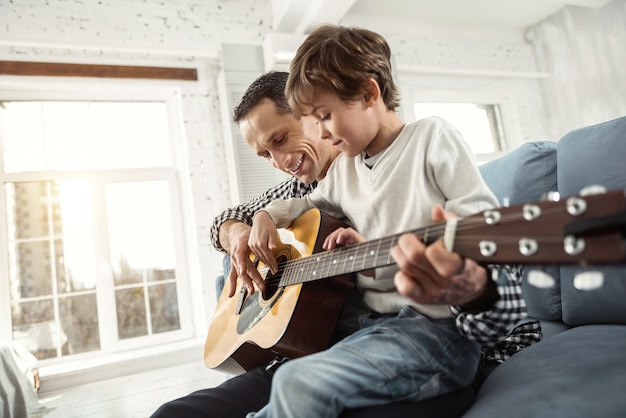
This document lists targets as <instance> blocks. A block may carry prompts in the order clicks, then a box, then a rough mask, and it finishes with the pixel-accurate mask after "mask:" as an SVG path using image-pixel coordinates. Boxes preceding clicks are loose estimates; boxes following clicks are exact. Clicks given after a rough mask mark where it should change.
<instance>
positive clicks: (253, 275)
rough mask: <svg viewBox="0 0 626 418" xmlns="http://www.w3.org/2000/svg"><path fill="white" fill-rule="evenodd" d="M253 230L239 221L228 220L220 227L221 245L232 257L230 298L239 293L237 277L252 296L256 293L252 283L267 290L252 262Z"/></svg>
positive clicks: (229, 281)
mask: <svg viewBox="0 0 626 418" xmlns="http://www.w3.org/2000/svg"><path fill="white" fill-rule="evenodd" d="M251 229H252V228H251V227H250V226H249V225H247V224H245V223H243V222H241V221H237V220H232V219H231V220H228V221H226V222H224V223H223V224H222V226H221V227H220V244H222V247H224V249H226V250H227V251H228V253H229V255H230V272H229V273H228V285H229V292H228V297H233V296H234V295H235V293H236V291H237V289H236V287H237V277H239V278H241V282H242V284H243V285H244V286H246V288H247V289H248V292H249V293H250V294H252V293H254V286H253V285H252V283H253V282H254V283H256V285H257V286H258V287H259V289H261V291H264V290H265V281H264V280H263V278H262V277H261V275H260V274H259V272H258V270H257V269H256V267H255V266H254V264H253V263H252V261H251V260H250V247H248V239H249V238H250V230H251Z"/></svg>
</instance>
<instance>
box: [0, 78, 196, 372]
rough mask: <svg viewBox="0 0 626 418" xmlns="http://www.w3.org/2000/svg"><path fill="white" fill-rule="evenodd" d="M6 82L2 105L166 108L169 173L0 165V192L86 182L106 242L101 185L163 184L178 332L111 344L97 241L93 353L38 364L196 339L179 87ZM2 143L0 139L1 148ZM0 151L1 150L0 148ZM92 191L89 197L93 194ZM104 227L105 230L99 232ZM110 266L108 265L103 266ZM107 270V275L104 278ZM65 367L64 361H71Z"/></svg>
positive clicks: (8, 328)
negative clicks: (147, 104)
mask: <svg viewBox="0 0 626 418" xmlns="http://www.w3.org/2000/svg"><path fill="white" fill-rule="evenodd" d="M2 79H3V80H6V79H8V81H7V83H5V87H6V88H3V90H2V91H1V92H0V102H2V101H72V100H75V101H160V102H165V103H166V108H167V114H168V120H169V122H170V123H169V131H170V132H169V137H170V152H171V156H172V165H171V166H170V167H150V168H140V169H132V168H131V169H115V170H77V171H48V172H41V171H40V172H27V173H4V167H3V165H4V161H3V158H0V179H1V183H2V185H4V184H5V183H6V182H14V181H20V182H21V181H55V180H63V179H73V178H83V179H87V180H88V181H89V183H90V185H91V186H94V185H97V187H98V188H99V189H98V193H94V196H92V205H93V211H94V213H93V216H94V230H95V231H96V232H95V233H96V236H100V237H106V234H105V235H102V234H101V233H99V232H98V231H99V230H100V231H101V230H102V228H105V227H106V226H105V225H106V220H105V218H104V213H103V211H104V209H105V206H104V200H103V199H104V187H105V185H106V184H107V183H113V182H120V181H124V182H132V181H150V180H166V181H167V183H168V187H169V192H170V196H169V199H170V202H171V214H172V222H173V234H174V241H175V242H174V245H173V247H174V251H175V257H176V260H177V261H176V268H177V280H176V288H177V293H178V304H179V320H180V329H178V330H174V331H167V332H164V333H158V334H153V335H146V336H141V337H135V338H131V339H126V340H123V339H118V338H117V323H116V320H115V318H116V317H115V293H114V291H113V281H112V277H111V272H110V268H107V267H106V266H104V265H103V263H102V262H101V261H102V259H101V257H102V256H103V255H107V256H108V242H106V241H105V240H104V239H101V240H99V241H98V242H97V243H96V244H95V247H96V251H97V260H99V261H98V265H97V266H96V269H97V278H96V280H97V282H96V283H97V284H98V289H97V290H96V298H97V303H98V320H99V327H100V350H97V351H93V352H88V353H81V354H75V355H71V356H61V357H55V358H51V359H46V360H42V363H43V364H44V365H45V364H55V363H60V362H65V361H73V360H76V359H80V358H86V357H98V356H103V355H107V354H113V353H117V352H121V351H125V350H131V349H140V348H148V347H150V346H154V345H158V344H162V343H168V342H176V341H181V340H184V339H189V338H193V337H195V336H196V335H195V334H196V333H197V330H196V325H195V322H196V321H197V319H196V318H194V306H195V305H196V304H197V301H195V300H194V298H193V292H192V287H193V284H192V282H194V280H196V281H199V278H196V277H192V275H194V276H195V275H197V269H196V268H194V266H193V263H196V262H197V260H194V259H193V258H192V255H193V254H195V251H189V249H191V246H192V245H193V244H194V238H193V237H194V233H193V230H192V225H193V220H189V219H186V217H185V216H183V214H187V213H192V212H193V211H192V210H191V198H190V196H189V194H188V191H189V190H190V187H189V184H187V183H185V182H186V181H187V182H188V176H185V175H181V173H185V172H188V169H187V159H186V155H187V153H186V144H185V141H184V139H185V135H184V126H183V125H184V124H183V121H182V114H181V92H180V87H178V86H177V85H172V84H171V82H163V81H148V82H146V81H138V80H98V82H97V83H94V82H93V80H92V81H91V82H89V81H88V80H84V81H83V80H77V79H65V78H60V79H53V80H51V79H43V78H29V79H27V80H26V79H24V78H21V77H16V78H13V77H3V78H2ZM1 141H2V138H0V146H1V145H2V144H1ZM0 149H1V148H0ZM94 191H95V190H94ZM0 205H2V206H1V207H2V216H0V234H1V238H0V265H1V267H0V277H1V279H0V305H1V308H0V316H1V317H2V320H1V321H0V338H2V339H3V340H11V339H12V313H11V297H10V284H9V274H8V268H9V267H8V256H7V254H8V247H7V245H8V241H7V231H8V226H7V224H6V222H7V219H6V214H5V213H4V208H5V207H6V202H5V195H4V186H2V192H1V193H0ZM103 224H104V225H103ZM105 259H106V260H109V261H110V258H105ZM107 270H108V272H107ZM70 359H71V360H70Z"/></svg>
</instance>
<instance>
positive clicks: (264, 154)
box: [261, 151, 272, 160]
mask: <svg viewBox="0 0 626 418" xmlns="http://www.w3.org/2000/svg"><path fill="white" fill-rule="evenodd" d="M261 157H263V158H265V159H266V160H269V159H270V158H272V156H271V155H270V153H269V152H267V151H266V152H264V153H263V154H261Z"/></svg>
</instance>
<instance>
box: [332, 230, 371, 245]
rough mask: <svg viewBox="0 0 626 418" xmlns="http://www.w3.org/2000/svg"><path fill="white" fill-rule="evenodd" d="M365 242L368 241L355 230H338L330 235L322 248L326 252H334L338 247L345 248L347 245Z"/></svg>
mask: <svg viewBox="0 0 626 418" xmlns="http://www.w3.org/2000/svg"><path fill="white" fill-rule="evenodd" d="M365 241H367V239H366V238H365V237H364V236H363V235H361V234H359V233H358V232H356V230H355V229H353V228H337V229H336V230H334V231H333V232H331V233H330V234H328V236H327V237H326V239H325V240H324V244H322V248H323V249H325V250H333V249H335V248H337V247H345V246H346V245H350V244H357V243H359V242H365Z"/></svg>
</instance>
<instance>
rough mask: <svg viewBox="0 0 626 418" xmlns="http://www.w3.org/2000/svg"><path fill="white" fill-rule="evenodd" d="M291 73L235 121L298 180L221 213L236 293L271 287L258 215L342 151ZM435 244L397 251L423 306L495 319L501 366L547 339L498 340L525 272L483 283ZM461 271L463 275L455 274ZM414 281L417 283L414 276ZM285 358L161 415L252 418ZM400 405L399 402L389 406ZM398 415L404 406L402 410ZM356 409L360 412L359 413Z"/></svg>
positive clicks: (300, 190)
mask: <svg viewBox="0 0 626 418" xmlns="http://www.w3.org/2000/svg"><path fill="white" fill-rule="evenodd" d="M287 78H288V74H287V73H283V72H270V73H267V74H264V75H262V76H261V77H259V78H258V79H257V80H256V81H255V82H254V83H253V84H252V85H251V86H250V87H249V88H248V90H247V91H246V93H245V94H244V96H243V98H242V100H241V102H240V103H239V104H238V106H237V107H236V108H235V111H234V117H233V120H234V121H235V122H236V123H238V125H239V126H240V128H241V131H242V134H243V136H244V138H245V139H246V142H247V143H248V144H249V145H250V146H251V147H252V148H253V149H255V150H256V151H257V153H258V154H259V155H260V156H261V157H264V158H266V159H267V160H268V162H270V163H271V164H272V165H273V166H274V167H276V168H277V169H280V170H282V171H285V172H287V173H288V174H290V175H292V176H293V177H292V178H291V179H289V180H286V181H284V182H283V183H281V184H279V185H277V186H275V187H273V188H271V189H269V190H267V191H266V192H265V193H263V194H262V195H261V196H259V197H258V198H256V199H253V200H252V201H250V202H246V203H244V204H241V205H239V206H237V207H235V208H231V209H227V210H226V211H224V212H223V213H222V214H220V215H219V216H217V217H216V218H215V220H214V223H213V226H212V229H211V240H212V243H213V245H214V246H215V248H217V249H218V250H220V251H222V252H226V253H229V254H230V263H231V266H232V267H231V269H230V271H229V272H228V277H227V283H226V285H227V286H229V295H230V296H232V295H234V293H235V291H236V289H235V283H236V280H237V276H239V277H240V278H241V280H242V282H243V283H244V284H245V285H246V286H247V287H248V290H249V291H250V292H254V287H253V286H252V283H253V282H254V283H255V284H256V285H257V286H258V288H259V289H261V290H262V289H264V286H265V285H264V282H263V279H262V278H261V276H260V274H259V273H258V271H257V270H256V269H255V268H254V266H253V264H252V262H251V261H250V259H249V253H250V250H249V247H248V239H249V236H250V225H251V224H252V218H253V216H254V214H256V212H258V211H259V210H261V209H262V208H264V207H265V206H266V205H267V204H268V203H269V202H271V201H272V200H274V199H287V198H291V197H301V196H304V195H307V194H308V193H310V192H311V191H312V190H314V189H315V188H316V187H317V182H319V181H321V180H322V179H323V178H324V176H325V175H326V172H327V170H328V168H329V167H330V165H331V164H332V162H333V161H334V159H335V158H336V157H337V155H338V154H339V152H338V150H337V149H335V148H333V147H332V144H330V142H329V141H322V140H320V139H319V130H318V126H317V124H316V121H315V120H314V119H313V118H307V117H303V118H298V117H296V116H295V115H294V114H293V113H292V112H291V110H290V108H289V105H288V103H287V100H286V97H285V93H284V89H285V85H286V82H287ZM429 248H432V249H429V250H428V251H426V249H425V248H424V247H423V245H422V244H421V243H420V242H419V241H417V240H416V241H414V240H412V239H410V238H409V237H405V238H403V239H401V240H400V242H399V244H398V247H397V249H396V250H395V251H396V252H397V253H398V257H400V254H403V256H402V257H401V258H400V259H401V263H399V266H400V267H401V270H400V272H398V275H402V280H401V282H402V283H407V285H406V286H405V287H404V288H403V289H404V290H403V289H399V290H400V291H403V292H405V294H406V295H407V296H409V297H412V298H414V299H415V300H416V301H418V302H419V303H449V304H451V305H457V306H461V305H462V306H463V307H464V308H465V309H464V310H459V312H460V313H459V314H458V315H457V320H456V324H457V327H459V328H462V329H464V330H465V333H466V334H467V333H468V332H470V333H471V331H468V330H472V329H474V328H475V327H474V326H473V325H472V324H473V322H474V321H476V320H478V319H479V320H480V321H481V322H482V323H483V324H488V326H483V327H481V328H480V333H479V335H475V339H476V341H478V342H479V343H480V344H481V345H483V346H488V347H489V348H488V349H485V350H483V352H484V359H485V362H486V363H489V364H490V365H491V367H493V364H496V363H497V362H500V361H503V360H505V359H506V358H508V357H509V356H510V355H512V354H514V353H515V352H517V351H519V350H520V349H522V348H524V347H526V346H528V345H530V344H531V343H533V342H535V341H537V340H538V339H539V337H540V333H539V332H540V331H539V328H538V326H537V325H536V324H534V323H533V324H532V325H528V326H525V327H522V328H517V329H516V331H518V332H516V333H514V334H512V335H511V338H510V339H506V340H504V341H502V342H499V343H495V341H494V340H495V339H496V338H497V336H498V335H501V333H502V330H503V329H510V328H511V327H512V325H514V324H515V323H516V322H517V321H518V320H520V319H522V318H523V315H524V312H525V305H524V302H523V300H522V298H521V290H520V288H519V285H518V284H519V283H518V279H519V272H517V271H516V270H514V269H505V270H506V274H502V275H501V280H503V281H506V282H507V283H506V284H505V285H503V286H498V289H495V286H494V283H493V282H492V281H491V280H487V281H485V280H480V278H479V277H480V276H481V275H478V274H474V273H475V272H471V271H465V268H464V267H465V263H464V261H463V260H462V259H460V258H459V257H458V255H456V254H453V253H449V252H447V251H445V250H443V251H442V250H441V249H440V248H439V249H437V248H433V246H431V247H429ZM416 265H417V267H416ZM403 266H404V267H403ZM433 266H436V267H441V266H444V269H443V270H441V271H443V272H447V273H444V274H441V275H440V274H436V273H434V274H433V275H432V276H433V277H436V279H437V280H432V278H431V279H430V280H429V281H428V283H427V284H426V283H423V284H422V285H421V286H420V285H417V283H419V281H415V279H418V278H419V277H416V276H417V275H418V274H419V271H420V268H421V269H422V271H423V270H428V271H437V270H436V268H435V269H433ZM481 268H482V267H481ZM492 271H493V270H492ZM459 272H460V273H461V274H455V273H459ZM470 273H471V274H470ZM409 278H410V279H411V281H410V282H409V281H407V279H409ZM416 289H417V290H416ZM498 293H499V297H498ZM467 294H472V295H476V294H478V296H477V297H473V299H472V300H463V298H462V296H461V297H460V296H459V295H467ZM494 296H495V297H494ZM496 299H497V300H496ZM352 302H354V303H353V304H350V307H351V308H352V309H347V311H350V312H351V313H353V314H354V313H355V312H356V313H357V314H360V313H366V310H362V309H363V308H362V306H361V305H360V304H359V301H358V300H355V301H352ZM346 316H347V315H346ZM349 319H350V318H349ZM350 322H351V321H350V320H348V321H346V323H345V324H343V323H342V331H343V330H346V332H349V330H350V327H351V325H350ZM283 360H284V359H277V360H276V361H274V362H272V363H271V364H270V365H268V366H267V367H258V368H256V369H253V370H251V371H249V372H246V373H244V374H242V375H239V376H236V377H233V378H231V379H229V380H227V381H226V382H224V383H223V384H222V385H220V386H218V387H217V388H212V389H205V390H200V391H197V392H194V393H192V394H190V395H188V396H185V397H183V398H180V399H177V400H174V401H172V402H169V403H167V404H164V405H163V406H162V407H161V408H160V409H159V410H157V412H156V413H155V414H154V415H153V417H155V418H157V417H158V418H164V417H177V416H185V417H213V416H215V417H244V416H245V415H246V414H247V413H248V412H253V411H257V410H259V409H261V408H262V407H263V406H264V405H265V404H266V403H267V402H268V400H269V391H270V385H271V379H272V376H273V374H274V372H275V371H276V369H277V368H278V367H279V366H280V364H282V362H283ZM304 372H305V371H304ZM472 401H473V392H472V393H471V394H470V396H469V398H468V394H467V393H459V394H451V395H447V396H445V397H442V398H435V399H431V400H428V401H425V402H419V403H409V402H407V403H404V404H408V405H397V406H404V407H405V409H404V411H405V412H407V413H408V414H419V411H420V410H421V411H424V412H426V411H438V412H440V413H441V416H454V415H460V414H462V413H463V412H464V410H465V408H467V407H469V405H470V404H471V402H472ZM393 407H394V405H391V406H390V407H387V408H393ZM387 411H388V410H385V409H382V410H381V411H380V413H382V414H385V413H386V412H387ZM394 413H398V410H394ZM350 414H351V415H350V416H355V417H356V416H358V412H354V411H353V412H351V413H350Z"/></svg>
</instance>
